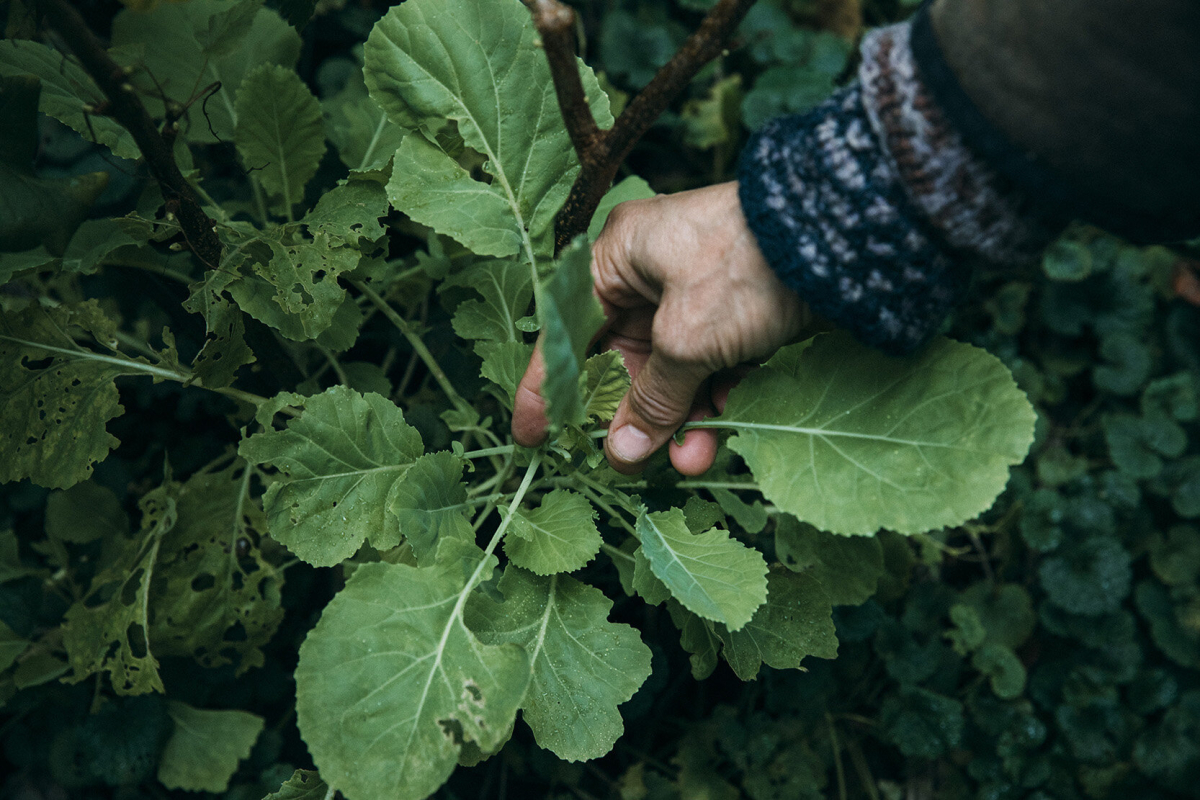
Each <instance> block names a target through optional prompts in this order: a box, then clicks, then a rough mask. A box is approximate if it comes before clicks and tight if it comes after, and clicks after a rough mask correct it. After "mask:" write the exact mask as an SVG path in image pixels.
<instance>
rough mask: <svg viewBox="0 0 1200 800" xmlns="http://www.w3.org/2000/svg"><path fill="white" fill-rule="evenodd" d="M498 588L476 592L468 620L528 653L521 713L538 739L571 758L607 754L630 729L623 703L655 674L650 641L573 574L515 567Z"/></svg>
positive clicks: (488, 638) (484, 634)
mask: <svg viewBox="0 0 1200 800" xmlns="http://www.w3.org/2000/svg"><path fill="white" fill-rule="evenodd" d="M499 589H500V591H501V592H502V593H503V594H504V602H503V603H496V602H495V601H493V600H491V599H487V598H485V597H484V596H483V595H476V596H474V597H473V598H472V602H471V603H470V605H469V606H468V622H469V625H470V628H471V629H472V630H473V631H475V632H476V634H477V635H478V636H479V638H480V639H481V640H482V641H484V642H487V643H489V644H499V643H502V642H514V643H516V644H519V645H521V646H522V647H523V648H524V649H525V652H527V653H528V654H529V659H530V662H531V664H532V667H533V680H532V682H531V683H530V685H529V691H528V692H527V693H526V695H525V699H524V700H523V701H522V703H521V713H522V716H523V718H524V719H525V721H526V722H527V723H528V724H529V727H530V728H532V729H533V735H534V738H535V739H537V743H538V744H539V745H540V746H542V747H545V748H546V749H548V750H551V751H553V752H554V754H555V755H557V756H558V757H559V758H563V759H566V760H567V761H583V760H586V759H590V758H599V757H600V756H602V755H604V754H605V753H607V752H608V751H609V750H611V749H612V746H613V744H614V743H615V742H616V741H617V738H618V737H619V736H620V735H621V733H622V732H623V730H624V726H623V725H622V722H621V715H620V713H619V712H618V711H617V706H618V705H620V704H621V703H624V702H625V701H626V700H628V699H629V698H631V697H633V694H634V692H636V691H637V690H638V687H639V686H641V685H642V682H643V681H645V680H646V678H648V677H649V676H650V648H648V647H646V645H645V644H643V643H642V640H641V639H640V638H639V636H638V633H637V631H635V630H634V629H633V628H631V627H629V626H628V625H621V624H618V623H613V622H609V621H608V612H609V610H610V609H611V608H612V601H611V600H609V599H608V598H607V597H605V596H604V594H603V593H602V592H601V591H600V590H599V589H595V588H593V587H591V586H588V585H587V584H584V583H580V582H579V581H577V580H575V579H574V578H571V577H568V576H566V575H554V576H551V577H538V576H536V575H531V574H530V573H528V572H525V571H524V570H522V569H519V568H517V567H509V568H508V569H507V570H506V571H505V573H504V577H503V578H501V579H500V585H499Z"/></svg>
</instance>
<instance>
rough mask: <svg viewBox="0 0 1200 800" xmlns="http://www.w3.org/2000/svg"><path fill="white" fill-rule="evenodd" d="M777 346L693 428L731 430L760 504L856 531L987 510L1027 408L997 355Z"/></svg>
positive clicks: (939, 344)
mask: <svg viewBox="0 0 1200 800" xmlns="http://www.w3.org/2000/svg"><path fill="white" fill-rule="evenodd" d="M803 347H805V345H804V344H801V345H796V346H793V347H791V348H784V349H783V350H781V351H780V352H779V354H777V355H776V356H775V358H773V359H772V360H771V361H770V362H768V364H767V366H766V368H765V369H761V370H758V371H757V372H755V373H753V374H751V375H750V376H749V377H748V378H746V379H745V380H743V381H742V383H741V384H740V385H738V386H737V387H736V388H735V389H734V390H733V392H731V393H730V395H729V402H728V404H727V405H726V407H725V413H724V414H722V415H721V416H720V417H718V418H716V419H714V420H708V421H705V422H704V423H702V425H703V426H704V427H718V428H729V429H731V430H732V431H733V432H734V433H735V434H736V435H735V436H733V437H732V438H731V439H730V440H729V447H730V448H731V449H732V450H734V451H735V452H737V453H739V454H740V455H741V456H742V457H743V458H745V459H746V463H747V464H749V466H750V469H751V471H752V472H753V473H754V475H755V477H756V478H757V479H758V483H759V486H760V487H761V488H762V491H763V494H764V495H765V496H766V497H767V499H769V500H771V501H772V502H774V503H775V504H776V505H778V506H779V507H780V508H781V509H783V510H784V511H787V512H789V513H791V514H794V515H795V516H796V517H798V518H799V519H801V520H804V521H805V522H809V523H811V524H812V525H815V526H816V527H818V528H820V529H822V530H827V531H831V532H833V533H840V534H857V535H866V534H871V533H874V532H876V531H877V530H879V529H880V528H890V529H892V530H895V531H899V532H900V533H920V532H923V531H927V530H930V529H933V528H938V527H942V526H949V525H958V524H960V523H962V522H964V521H966V520H968V519H970V518H972V517H974V516H976V515H977V514H979V513H981V512H983V511H985V510H986V509H987V508H988V507H990V506H991V504H992V503H993V501H994V500H995V499H996V496H997V495H998V494H999V493H1000V492H1001V491H1002V490H1003V489H1004V486H1005V483H1006V482H1007V481H1008V468H1009V466H1010V465H1012V464H1016V463H1019V462H1020V461H1021V460H1022V459H1024V458H1025V454H1026V452H1027V451H1028V449H1029V445H1030V443H1031V442H1032V441H1033V423H1034V418H1035V415H1034V412H1033V408H1032V407H1031V406H1030V405H1029V401H1028V400H1026V399H1025V395H1024V394H1023V393H1022V392H1021V391H1020V390H1019V389H1018V388H1017V386H1016V384H1015V383H1014V382H1013V379H1012V376H1011V375H1010V374H1009V372H1008V370H1007V369H1006V368H1005V367H1004V365H1003V364H1002V363H1001V362H1000V361H999V360H997V359H996V358H995V357H994V356H991V355H988V354H987V353H986V352H984V351H983V350H980V349H978V348H975V347H971V346H969V345H965V344H960V343H956V342H952V341H949V340H948V339H938V340H936V341H934V342H933V343H932V344H930V345H928V346H927V347H926V348H925V349H924V350H922V351H921V352H920V353H919V354H917V355H915V356H911V357H907V358H891V357H888V356H885V355H883V354H881V353H879V352H876V351H874V350H871V349H870V348H868V347H865V346H864V345H860V344H858V343H856V342H855V341H854V340H853V339H851V338H850V336H849V335H848V334H844V333H834V334H828V335H824V336H820V337H818V338H817V339H816V340H815V341H812V343H811V345H810V346H808V347H807V349H804V350H803V352H798V348H803Z"/></svg>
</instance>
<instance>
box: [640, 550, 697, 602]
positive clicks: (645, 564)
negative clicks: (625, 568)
mask: <svg viewBox="0 0 1200 800" xmlns="http://www.w3.org/2000/svg"><path fill="white" fill-rule="evenodd" d="M630 587H631V588H632V589H633V591H635V592H637V594H638V596H639V597H641V598H642V599H643V600H645V601H646V602H647V603H649V604H650V605H652V606H657V605H661V604H662V603H665V602H666V601H668V600H670V599H671V590H670V588H668V586H667V585H666V584H665V583H663V582H662V581H661V580H659V579H658V576H657V575H655V574H654V568H653V567H651V566H650V560H649V559H648V558H647V557H646V552H645V550H643V549H642V548H641V547H638V548H637V549H636V550H634V551H633V578H632V580H631V581H630ZM676 602H678V601H676ZM688 613H691V612H688Z"/></svg>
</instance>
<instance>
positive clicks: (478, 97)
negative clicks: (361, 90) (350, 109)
mask: <svg viewBox="0 0 1200 800" xmlns="http://www.w3.org/2000/svg"><path fill="white" fill-rule="evenodd" d="M365 62H366V63H365V67H364V74H365V77H366V83H367V87H368V88H369V90H370V93H371V97H373V98H374V99H375V101H376V102H377V103H379V105H380V106H381V107H382V108H383V109H384V111H386V112H387V114H388V116H389V118H390V119H391V120H392V121H393V122H394V123H396V124H397V125H399V126H401V127H404V128H408V129H410V130H415V129H418V128H426V129H427V127H428V123H430V122H431V121H432V122H436V123H437V124H439V125H440V124H442V122H443V121H444V120H451V121H453V122H454V123H455V124H456V126H457V131H458V134H459V135H460V136H461V137H462V139H463V141H464V142H465V144H466V146H467V147H470V148H472V149H473V150H475V151H477V152H478V153H480V154H482V155H483V156H484V158H485V159H486V162H485V164H484V169H485V170H486V171H487V172H488V173H489V174H490V175H491V177H492V180H491V182H490V183H483V182H480V181H474V180H473V179H471V178H470V176H467V175H458V174H457V173H455V172H454V170H458V169H459V167H458V165H457V164H456V163H455V162H454V161H453V159H451V158H450V156H448V155H446V154H445V153H443V152H440V151H438V150H437V149H436V148H433V147H432V146H429V145H426V146H425V147H424V148H419V147H417V145H416V144H410V143H411V142H414V141H416V140H417V139H416V137H415V136H409V137H407V138H406V139H405V140H404V141H405V144H403V145H401V147H400V150H399V151H398V153H397V156H396V166H395V168H394V170H393V176H395V175H396V174H397V173H399V174H406V173H407V172H409V171H410V170H411V169H413V168H415V167H416V166H417V165H418V164H421V168H420V169H421V172H422V173H425V174H427V175H430V176H432V175H443V176H447V177H449V176H455V177H453V179H452V183H451V184H449V185H445V184H439V183H436V182H434V181H431V180H428V179H427V178H423V179H421V181H420V183H419V185H420V187H421V189H418V190H414V192H413V193H411V194H406V195H404V196H403V197H398V196H396V195H395V194H393V193H392V192H389V196H391V198H392V202H393V204H394V205H396V207H397V208H398V209H399V210H400V211H403V212H404V213H406V214H409V215H410V216H412V217H413V218H414V219H416V220H417V221H419V222H421V223H423V224H425V225H429V226H430V227H432V228H434V229H435V230H438V231H439V232H445V233H447V234H449V235H451V236H453V237H454V238H456V239H458V240H459V241H462V242H464V243H466V242H467V239H471V238H472V237H473V235H474V234H473V228H474V227H475V223H474V222H473V221H472V219H473V218H471V217H464V216H461V215H458V214H457V212H456V210H455V206H457V205H459V204H460V202H461V201H456V200H455V199H453V198H454V194H455V193H456V192H462V200H463V201H467V202H470V203H474V204H476V205H480V206H481V207H482V206H483V205H484V204H486V208H487V209H488V211H487V214H486V215H485V216H483V217H480V218H481V219H486V220H487V222H488V225H493V224H501V223H502V222H503V218H502V217H500V216H498V215H497V212H495V211H493V210H492V208H493V205H495V203H496V201H498V202H499V204H500V206H503V207H506V208H507V209H508V211H507V212H506V214H507V224H506V226H505V227H504V228H503V230H504V231H506V232H507V233H508V237H507V239H505V240H504V242H505V243H504V244H503V245H502V246H501V245H500V241H501V239H500V238H499V237H498V234H499V230H497V231H496V233H495V234H491V236H492V239H491V240H490V241H491V242H492V244H490V245H489V247H490V248H491V249H490V250H489V251H488V252H489V253H491V254H495V255H501V254H511V253H515V252H516V248H515V247H513V243H514V239H515V240H516V241H517V242H523V243H525V244H524V247H525V249H526V251H527V252H526V254H525V255H526V257H527V258H534V257H540V256H541V255H549V253H550V252H551V251H552V248H553V242H552V238H553V237H552V234H553V225H554V216H555V214H556V213H557V212H558V209H559V206H560V205H561V204H562V202H563V200H565V199H566V195H567V192H568V191H569V189H570V186H571V183H572V182H573V181H574V179H575V173H576V171H577V170H578V165H577V162H576V160H575V153H574V149H573V148H572V146H571V142H570V138H569V137H568V136H567V132H566V128H565V127H564V125H563V121H562V114H561V112H560V111H559V109H558V102H557V100H556V98H555V94H554V84H553V81H551V79H550V71H549V67H548V65H547V63H546V58H545V54H544V53H543V52H542V51H541V48H540V47H539V44H538V37H537V34H536V32H535V31H534V29H533V25H532V22H531V20H530V18H529V12H528V11H527V10H526V9H525V7H524V6H523V5H522V4H521V3H520V2H518V1H517V0H415V2H408V3H404V4H403V5H401V6H398V7H394V8H392V9H391V10H390V11H388V13H387V15H386V16H384V18H383V19H381V20H380V21H379V22H378V23H377V24H376V25H375V28H374V30H372V32H371V35H370V37H369V38H368V39H367V44H366V49H365ZM580 72H581V78H582V79H583V82H584V88H585V91H586V93H587V96H588V98H589V102H590V104H591V106H592V111H593V114H594V115H595V117H596V119H597V122H598V123H599V125H600V126H601V127H608V126H609V125H611V124H612V115H611V113H610V112H609V109H608V98H607V96H606V95H605V94H604V93H603V91H601V89H600V87H599V84H598V83H597V82H596V79H595V77H594V76H593V75H592V72H591V70H590V69H588V68H587V67H585V66H582V64H581V65H580ZM402 162H403V163H404V164H406V165H407V166H402ZM468 181H470V182H471V183H474V184H475V185H474V186H470V185H468ZM426 190H428V191H429V192H431V196H430V197H429V199H428V200H426V201H421V200H419V199H418V196H417V195H418V193H419V192H423V191H426ZM480 193H488V194H490V195H492V197H494V198H495V201H484V200H481V199H480V198H481V194H480ZM414 212H415V213H414Z"/></svg>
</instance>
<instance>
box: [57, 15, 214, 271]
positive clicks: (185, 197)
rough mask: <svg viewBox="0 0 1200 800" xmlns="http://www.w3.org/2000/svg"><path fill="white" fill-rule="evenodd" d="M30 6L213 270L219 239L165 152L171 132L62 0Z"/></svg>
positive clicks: (172, 156) (170, 155)
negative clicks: (126, 137)
mask: <svg viewBox="0 0 1200 800" xmlns="http://www.w3.org/2000/svg"><path fill="white" fill-rule="evenodd" d="M36 7H37V8H38V9H39V10H40V11H41V12H42V15H43V16H44V18H45V20H46V22H47V23H48V24H49V25H50V27H51V28H52V29H53V30H54V31H55V32H57V33H58V35H59V36H61V37H62V40H63V41H64V42H65V43H66V45H67V46H68V47H69V48H71V51H72V52H73V53H74V54H75V57H76V58H78V59H79V62H80V63H81V64H82V65H83V68H84V70H85V71H86V72H87V73H88V75H90V76H91V78H92V80H94V81H95V82H96V85H97V86H98V87H99V88H100V91H101V92H103V93H104V96H105V98H106V99H107V100H108V108H107V112H106V113H107V114H108V115H109V116H111V117H112V118H113V119H115V120H116V121H117V122H119V123H121V125H123V126H124V127H125V129H126V130H128V131H129V133H130V134H131V135H132V136H133V141H134V142H135V143H136V144H137V146H138V149H139V150H141V151H142V155H143V156H145V158H146V164H147V166H149V167H150V172H151V174H153V175H154V177H155V179H157V180H158V183H159V185H160V186H161V187H162V193H163V197H164V198H165V199H166V201H167V208H168V209H169V210H171V211H173V212H174V213H175V215H176V216H177V217H178V218H179V226H180V228H181V229H182V231H183V237H184V239H185V240H186V241H187V244H188V246H189V247H190V248H191V249H192V252H194V253H195V254H196V257H197V258H199V259H200V261H201V262H202V263H203V264H204V265H205V266H206V267H209V268H213V269H215V268H216V267H217V265H218V264H219V263H220V261H221V240H220V238H218V236H217V232H216V227H215V226H216V223H214V222H213V220H212V219H210V218H209V216H208V215H207V214H205V213H204V210H203V209H202V208H201V206H200V198H199V197H197V195H196V193H195V191H193V190H192V187H191V186H190V185H189V184H188V182H187V181H186V180H185V179H184V177H183V173H181V172H180V171H179V166H178V165H177V164H176V163H175V154H174V153H173V152H172V151H171V141H172V140H173V138H174V137H173V135H172V136H170V137H169V138H168V136H167V135H166V134H164V133H159V130H158V126H156V125H155V124H154V120H153V119H151V118H150V115H149V114H148V113H147V112H146V107H145V106H144V105H142V101H141V100H139V99H138V96H137V94H136V93H135V92H134V89H133V86H132V85H131V84H130V83H129V75H128V74H127V73H126V71H125V69H124V68H123V67H121V66H120V65H119V64H117V62H115V61H113V60H112V58H110V57H109V55H108V53H107V52H105V50H104V47H103V46H102V45H101V44H100V41H99V40H98V39H97V38H96V36H95V34H93V33H92V32H91V30H90V29H88V26H87V23H86V22H84V21H83V17H81V16H80V15H79V12H78V11H76V10H75V9H74V8H72V7H71V6H70V5H69V4H68V3H67V2H66V0H37V2H36ZM170 134H174V131H173V130H171V131H170Z"/></svg>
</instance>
